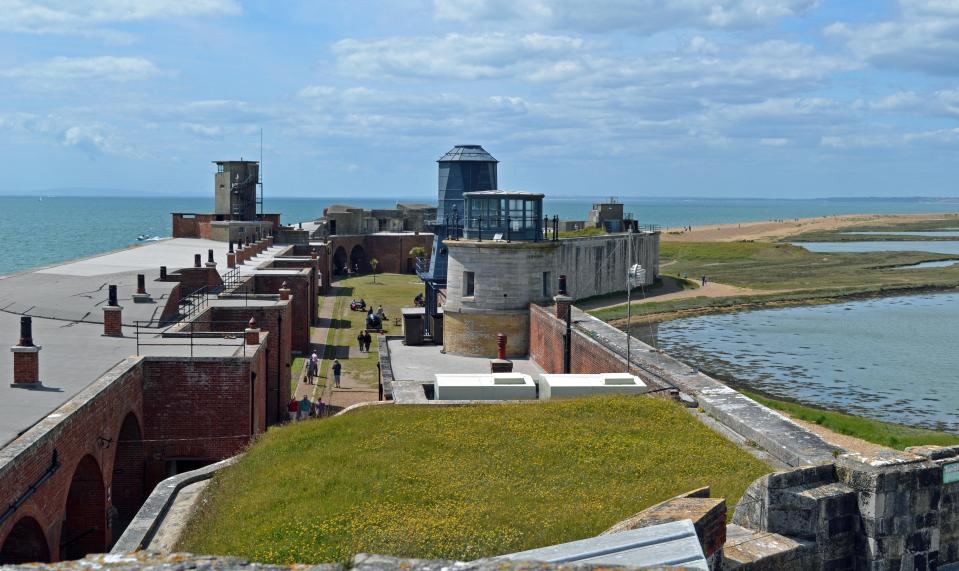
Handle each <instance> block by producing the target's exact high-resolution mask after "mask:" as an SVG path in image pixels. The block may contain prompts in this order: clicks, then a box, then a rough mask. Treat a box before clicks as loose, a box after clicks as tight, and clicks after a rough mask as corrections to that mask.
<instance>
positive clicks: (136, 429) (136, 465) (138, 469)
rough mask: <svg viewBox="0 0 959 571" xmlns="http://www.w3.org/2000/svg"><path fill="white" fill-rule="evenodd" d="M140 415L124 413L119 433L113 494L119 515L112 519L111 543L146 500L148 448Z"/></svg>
mask: <svg viewBox="0 0 959 571" xmlns="http://www.w3.org/2000/svg"><path fill="white" fill-rule="evenodd" d="M142 434H143V433H142V431H141V430H140V421H139V419H138V418H137V415H136V414H134V413H133V412H130V413H128V414H127V415H126V417H124V419H123V424H122V425H121V426H120V429H119V431H118V433H117V437H116V453H115V454H114V457H113V473H112V477H111V479H110V492H111V493H110V495H111V500H112V503H113V507H114V508H116V515H115V518H114V520H113V521H112V522H111V525H110V531H111V536H112V537H111V545H112V544H113V543H116V541H117V540H118V539H120V535H121V534H122V533H123V530H125V529H126V528H127V526H128V525H129V524H130V522H131V521H132V520H133V516H135V515H136V513H137V511H138V510H139V509H140V506H142V505H143V502H144V500H146V486H145V480H146V473H145V471H146V449H145V447H144V445H143V436H142Z"/></svg>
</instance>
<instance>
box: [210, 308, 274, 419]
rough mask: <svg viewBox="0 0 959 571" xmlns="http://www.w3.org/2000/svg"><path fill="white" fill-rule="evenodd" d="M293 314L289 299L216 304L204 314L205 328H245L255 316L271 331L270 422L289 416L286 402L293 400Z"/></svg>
mask: <svg viewBox="0 0 959 571" xmlns="http://www.w3.org/2000/svg"><path fill="white" fill-rule="evenodd" d="M291 315H292V306H291V305H290V303H289V302H281V303H280V304H279V305H277V306H271V307H214V308H212V309H211V311H209V312H208V315H206V316H204V318H203V320H204V321H205V323H203V326H206V327H207V329H206V330H212V331H242V330H243V328H244V327H245V325H243V324H245V323H247V322H249V321H250V318H251V317H253V318H255V319H256V323H257V327H259V328H260V329H261V330H262V331H266V332H267V333H268V335H267V337H266V348H267V351H266V355H265V360H266V392H267V394H266V422H267V424H271V425H272V424H276V423H278V422H283V421H284V420H286V419H287V418H288V417H287V414H286V403H287V402H288V401H289V400H290V374H291V371H290V365H291V363H292V358H293V357H292V352H291V351H292V342H293V339H292V331H293V320H292V319H291ZM211 325H212V327H211ZM201 328H202V326H201ZM197 330H200V329H199V328H198V329H197Z"/></svg>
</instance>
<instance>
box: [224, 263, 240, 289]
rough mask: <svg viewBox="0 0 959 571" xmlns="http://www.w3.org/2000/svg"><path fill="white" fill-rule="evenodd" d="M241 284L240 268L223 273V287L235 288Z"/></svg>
mask: <svg viewBox="0 0 959 571" xmlns="http://www.w3.org/2000/svg"><path fill="white" fill-rule="evenodd" d="M239 285H240V268H233V269H232V270H230V271H228V272H227V273H225V274H223V289H225V290H234V289H236V288H237V287H238V286H239Z"/></svg>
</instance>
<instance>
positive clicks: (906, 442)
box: [742, 391, 959, 450]
mask: <svg viewBox="0 0 959 571" xmlns="http://www.w3.org/2000/svg"><path fill="white" fill-rule="evenodd" d="M742 393H743V394H745V395H747V396H748V397H749V398H751V399H754V400H756V401H758V402H760V403H762V404H764V405H766V406H768V407H770V408H774V409H776V410H779V411H782V412H784V413H786V414H788V415H789V416H792V417H794V418H798V419H799V420H804V421H806V422H814V423H816V424H818V425H821V426H823V427H825V428H828V429H829V430H832V431H833V432H837V433H839V434H845V435H847V436H855V437H856V438H860V439H862V440H865V441H867V442H873V443H875V444H881V445H883V446H888V447H890V448H895V449H897V450H903V449H905V448H907V447H909V446H920V445H923V444H936V445H940V446H951V445H953V444H959V434H952V433H949V432H940V431H936V430H925V429H922V428H913V427H911V426H903V425H901V424H893V423H891V422H881V421H878V420H872V419H870V418H863V417H861V416H854V415H851V414H845V413H842V412H835V411H831V410H824V409H821V408H813V407H809V406H805V405H801V404H798V403H794V402H788V401H783V400H777V399H771V398H768V397H766V396H763V395H760V394H756V393H752V392H747V391H742Z"/></svg>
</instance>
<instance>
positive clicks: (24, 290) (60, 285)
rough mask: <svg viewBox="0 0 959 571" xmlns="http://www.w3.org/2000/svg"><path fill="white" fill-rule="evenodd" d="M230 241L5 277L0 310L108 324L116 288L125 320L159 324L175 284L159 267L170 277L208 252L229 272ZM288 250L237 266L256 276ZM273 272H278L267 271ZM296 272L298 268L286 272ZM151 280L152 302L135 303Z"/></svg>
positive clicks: (155, 246)
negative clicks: (142, 279)
mask: <svg viewBox="0 0 959 571" xmlns="http://www.w3.org/2000/svg"><path fill="white" fill-rule="evenodd" d="M227 248H228V245H227V243H226V242H216V241H213V240H202V239H194V238H172V239H169V240H161V241H159V242H151V243H149V244H145V245H140V246H134V247H132V248H128V249H125V250H119V251H116V252H111V253H108V254H102V255H100V256H93V257H90V258H84V259H82V260H75V261H72V262H66V263H63V264H59V265H56V266H50V267H46V268H41V269H39V270H33V271H28V272H21V273H18V274H13V275H9V276H2V277H0V311H4V312H7V313H16V314H18V315H31V316H34V317H43V318H48V319H59V320H64V321H83V322H88V323H102V322H103V306H104V305H105V304H106V301H107V286H109V285H116V286H117V297H118V301H119V302H120V305H121V306H123V322H124V324H129V325H132V324H133V322H134V321H150V320H156V319H158V318H159V317H160V314H161V313H162V312H163V307H164V306H165V305H166V302H167V300H168V299H169V296H170V293H171V292H172V291H173V288H174V287H176V285H177V282H175V281H159V278H160V266H166V267H167V272H168V274H172V273H174V272H176V271H178V270H179V269H181V268H189V267H193V256H194V255H195V254H201V255H202V257H203V262H204V263H205V262H206V260H207V251H208V250H213V260H214V261H215V262H216V263H217V268H218V269H219V271H220V273H221V274H223V273H225V272H226V253H227ZM287 249H288V247H287V246H274V247H273V248H270V249H269V250H266V251H264V252H263V253H261V254H260V255H259V256H256V257H254V258H252V259H251V260H249V261H247V262H246V263H245V264H242V265H240V266H237V267H239V268H240V275H241V276H247V275H251V274H253V273H255V272H257V271H264V270H258V269H257V267H258V266H260V265H263V264H267V263H269V261H270V259H271V258H272V257H273V256H275V255H278V254H280V253H282V252H285V251H286V250H287ZM265 271H267V272H274V271H275V270H265ZM282 271H286V272H292V271H294V270H282ZM141 273H142V274H144V275H145V276H146V291H147V293H148V294H150V296H151V297H152V298H153V303H134V302H133V294H134V293H135V292H136V286H137V274H141Z"/></svg>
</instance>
